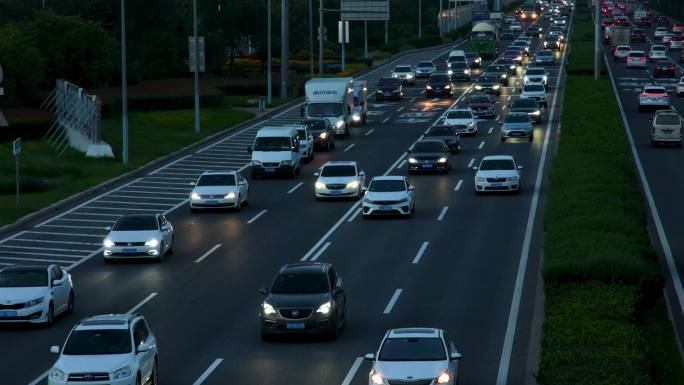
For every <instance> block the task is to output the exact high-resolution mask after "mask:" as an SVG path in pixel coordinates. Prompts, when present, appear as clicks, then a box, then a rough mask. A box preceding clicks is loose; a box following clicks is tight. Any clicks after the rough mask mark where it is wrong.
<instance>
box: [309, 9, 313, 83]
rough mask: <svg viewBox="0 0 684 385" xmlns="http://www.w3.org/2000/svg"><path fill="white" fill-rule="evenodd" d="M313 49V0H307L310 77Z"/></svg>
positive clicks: (310, 74)
mask: <svg viewBox="0 0 684 385" xmlns="http://www.w3.org/2000/svg"><path fill="white" fill-rule="evenodd" d="M313 50H314V37H313V0H309V76H310V77H312V78H313V76H314V64H313Z"/></svg>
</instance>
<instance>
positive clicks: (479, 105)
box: [468, 103, 494, 108]
mask: <svg viewBox="0 0 684 385" xmlns="http://www.w3.org/2000/svg"><path fill="white" fill-rule="evenodd" d="M468 107H470V108H493V107H494V105H493V104H492V103H470V104H468Z"/></svg>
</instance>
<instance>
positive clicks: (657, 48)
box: [651, 46, 665, 51]
mask: <svg viewBox="0 0 684 385" xmlns="http://www.w3.org/2000/svg"><path fill="white" fill-rule="evenodd" d="M651 49H652V50H653V51H665V47H662V46H661V47H657V46H656V47H653V48H651Z"/></svg>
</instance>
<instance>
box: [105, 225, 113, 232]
mask: <svg viewBox="0 0 684 385" xmlns="http://www.w3.org/2000/svg"><path fill="white" fill-rule="evenodd" d="M104 229H105V230H107V231H112V226H105V228H104Z"/></svg>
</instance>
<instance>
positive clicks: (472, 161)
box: [468, 158, 475, 168]
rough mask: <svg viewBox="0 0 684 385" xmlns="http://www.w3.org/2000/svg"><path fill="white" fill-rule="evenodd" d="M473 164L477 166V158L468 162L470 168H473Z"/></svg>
mask: <svg viewBox="0 0 684 385" xmlns="http://www.w3.org/2000/svg"><path fill="white" fill-rule="evenodd" d="M473 164H475V158H472V159H471V160H470V162H468V168H471V167H473Z"/></svg>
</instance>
